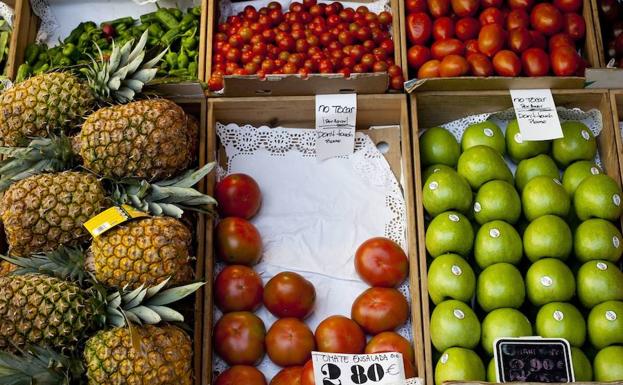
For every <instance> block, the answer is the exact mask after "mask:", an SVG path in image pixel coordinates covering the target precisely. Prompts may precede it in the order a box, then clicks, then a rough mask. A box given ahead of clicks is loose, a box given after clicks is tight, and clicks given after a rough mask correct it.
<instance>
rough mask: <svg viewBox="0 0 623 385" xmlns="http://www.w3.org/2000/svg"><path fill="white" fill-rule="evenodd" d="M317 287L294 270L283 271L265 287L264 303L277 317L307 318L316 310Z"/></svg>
mask: <svg viewBox="0 0 623 385" xmlns="http://www.w3.org/2000/svg"><path fill="white" fill-rule="evenodd" d="M315 301H316V289H314V285H312V283H311V282H309V281H308V280H306V279H305V278H303V276H301V275H300V274H297V273H294V272H282V273H279V274H277V275H275V276H274V277H273V278H271V279H270V280H269V281H268V282H267V283H266V286H265V287H264V305H265V306H266V308H267V309H268V311H270V312H271V313H272V314H273V315H274V316H275V317H279V318H285V317H294V318H299V319H305V318H307V317H308V316H309V315H310V314H311V313H312V311H313V310H314V303H315Z"/></svg>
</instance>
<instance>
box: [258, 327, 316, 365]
mask: <svg viewBox="0 0 623 385" xmlns="http://www.w3.org/2000/svg"><path fill="white" fill-rule="evenodd" d="M315 348H316V342H315V340H314V334H313V333H312V332H311V330H309V327H307V325H305V323H304V322H302V321H301V320H299V319H298V318H281V319H279V320H277V321H275V323H273V325H272V326H271V327H270V329H268V333H267V334H266V353H267V354H268V357H270V359H271V361H272V362H274V363H275V364H277V365H279V366H283V367H285V366H296V365H303V364H304V363H305V362H306V361H307V360H308V359H309V358H310V357H311V352H312V350H314V349H315Z"/></svg>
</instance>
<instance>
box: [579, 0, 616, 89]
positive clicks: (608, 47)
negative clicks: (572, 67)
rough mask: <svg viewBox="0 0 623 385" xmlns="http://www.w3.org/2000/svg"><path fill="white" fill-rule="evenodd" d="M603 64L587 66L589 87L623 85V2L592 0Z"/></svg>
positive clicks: (596, 33) (599, 52)
mask: <svg viewBox="0 0 623 385" xmlns="http://www.w3.org/2000/svg"><path fill="white" fill-rule="evenodd" d="M591 5H592V8H593V21H594V24H595V36H596V37H597V39H596V40H597V52H598V54H599V60H600V63H599V64H600V65H599V67H600V68H592V69H589V70H587V73H586V78H587V82H589V87H594V88H610V89H612V88H623V33H622V32H623V3H622V2H620V1H618V0H599V1H597V0H591Z"/></svg>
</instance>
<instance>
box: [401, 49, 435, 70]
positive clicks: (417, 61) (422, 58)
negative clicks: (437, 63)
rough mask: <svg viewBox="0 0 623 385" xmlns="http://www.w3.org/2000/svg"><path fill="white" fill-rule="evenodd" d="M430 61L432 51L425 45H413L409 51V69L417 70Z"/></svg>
mask: <svg viewBox="0 0 623 385" xmlns="http://www.w3.org/2000/svg"><path fill="white" fill-rule="evenodd" d="M429 59H430V49H428V47H425V46H423V45H413V46H411V47H410V48H409V50H408V51H407V62H408V63H409V67H410V68H412V69H414V70H417V69H419V68H420V67H421V66H422V65H423V64H424V63H426V61H428V60H429Z"/></svg>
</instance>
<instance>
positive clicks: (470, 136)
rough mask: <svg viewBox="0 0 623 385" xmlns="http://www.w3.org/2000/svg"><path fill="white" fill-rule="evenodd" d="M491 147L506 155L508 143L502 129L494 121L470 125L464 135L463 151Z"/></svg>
mask: <svg viewBox="0 0 623 385" xmlns="http://www.w3.org/2000/svg"><path fill="white" fill-rule="evenodd" d="M480 145H483V146H489V147H491V148H493V149H494V150H496V151H497V152H499V153H500V154H502V155H504V154H506V142H505V141H504V134H503V133H502V130H500V127H498V125H497V124H495V123H493V122H492V121H489V120H487V121H484V122H482V123H474V124H470V125H469V126H468V127H467V128H466V129H465V132H464V133H463V138H462V139H461V149H462V150H463V151H466V150H467V149H468V148H471V147H474V146H480Z"/></svg>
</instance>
